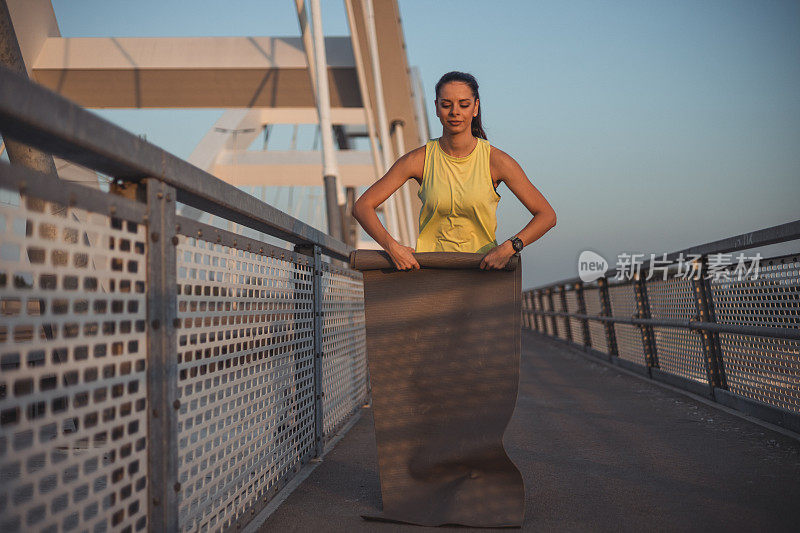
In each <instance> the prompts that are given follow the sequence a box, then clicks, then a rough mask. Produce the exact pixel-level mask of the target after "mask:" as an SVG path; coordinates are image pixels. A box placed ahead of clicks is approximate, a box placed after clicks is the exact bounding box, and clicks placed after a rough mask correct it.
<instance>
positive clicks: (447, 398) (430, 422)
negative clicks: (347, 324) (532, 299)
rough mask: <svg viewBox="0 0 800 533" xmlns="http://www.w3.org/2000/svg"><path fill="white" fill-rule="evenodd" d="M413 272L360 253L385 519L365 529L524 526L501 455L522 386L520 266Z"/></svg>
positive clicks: (356, 258)
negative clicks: (395, 525)
mask: <svg viewBox="0 0 800 533" xmlns="http://www.w3.org/2000/svg"><path fill="white" fill-rule="evenodd" d="M414 256H415V257H416V258H417V261H419V263H420V266H421V267H422V268H421V269H420V270H415V271H400V270H397V269H395V268H394V266H393V264H392V262H391V259H390V258H389V256H388V254H386V253H385V252H382V251H376V250H356V251H355V252H353V254H351V256H350V264H351V265H352V266H353V267H354V268H357V269H359V270H362V272H363V279H364V310H365V316H366V333H367V359H368V363H369V374H370V380H371V383H372V410H373V416H374V419H375V441H376V444H377V450H378V469H379V474H380V483H381V497H382V501H383V510H382V511H381V512H377V511H376V512H375V513H371V514H366V515H362V517H364V518H365V519H368V520H382V521H390V522H403V523H409V524H417V525H424V526H440V525H445V524H457V525H463V526H474V527H521V526H522V523H523V520H524V514H525V486H524V483H523V479H522V475H521V474H520V472H519V470H518V469H517V467H516V466H515V465H514V463H513V462H512V461H511V459H510V458H509V457H508V454H507V453H506V451H505V449H504V447H503V434H504V433H505V430H506V427H507V426H508V422H509V420H510V419H511V415H512V413H513V411H514V406H515V405H516V399H517V389H518V383H519V362H520V347H521V346H520V342H521V326H522V324H521V310H522V308H521V283H520V282H521V270H522V269H521V268H519V257H518V256H516V257H513V258H512V261H511V262H510V265H509V267H510V269H509V270H481V269H480V268H478V267H479V265H480V262H481V259H482V258H483V254H468V253H452V252H446V253H438V252H436V253H434V252H430V253H416V254H414Z"/></svg>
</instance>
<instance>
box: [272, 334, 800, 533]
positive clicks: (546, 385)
mask: <svg viewBox="0 0 800 533" xmlns="http://www.w3.org/2000/svg"><path fill="white" fill-rule="evenodd" d="M504 442H505V445H506V449H507V450H508V453H509V456H510V457H511V459H512V460H513V461H514V462H515V463H516V464H517V466H518V467H519V468H520V470H521V471H522V474H523V477H524V478H525V485H526V516H525V524H524V526H523V529H524V530H525V531H643V530H646V531H722V530H725V531H770V532H772V531H798V530H799V529H800V441H798V440H797V439H795V438H792V437H791V436H787V435H786V434H784V433H779V432H776V431H772V430H770V429H767V428H765V427H763V426H762V425H759V424H756V423H753V422H751V421H748V420H745V419H743V418H741V417H739V416H736V415H734V414H731V413H730V412H726V411H723V410H720V409H719V408H717V407H714V406H711V405H708V404H706V403H704V402H702V401H700V400H698V399H695V398H692V397H688V396H686V395H684V394H682V393H680V392H676V391H674V390H671V389H668V388H664V387H661V386H658V385H656V384H655V383H652V382H649V381H645V380H643V379H641V378H639V377H636V376H633V375H631V374H629V373H626V372H624V371H622V370H620V369H619V368H617V367H612V366H609V365H605V364H603V363H600V362H597V361H595V360H593V359H589V358H587V357H586V356H584V355H583V354H582V353H581V352H580V351H579V350H577V349H575V348H571V347H567V346H565V345H564V344H563V343H560V342H558V341H555V340H553V339H549V338H545V337H542V336H540V335H538V334H536V333H531V332H527V331H525V332H523V354H522V372H521V378H520V389H519V395H518V399H517V406H516V410H515V411H514V416H513V418H512V420H511V423H510V424H509V427H508V429H507V431H506V434H505V439H504ZM380 498H381V497H380V483H379V479H378V470H377V456H376V448H375V440H374V435H373V425H372V412H371V410H370V409H368V408H365V409H363V410H362V415H361V418H360V419H359V420H358V421H357V422H356V423H355V424H354V425H353V426H352V428H351V429H350V430H349V431H348V433H347V434H346V435H345V436H344V438H343V439H342V440H341V441H340V442H339V443H338V444H337V445H336V446H335V447H334V448H333V450H331V451H330V452H329V453H328V455H326V456H325V457H324V460H323V461H322V463H320V464H319V466H318V467H317V468H316V469H315V470H314V471H313V472H311V474H310V476H309V477H308V478H307V479H306V480H305V481H304V482H302V483H301V484H300V486H299V487H298V488H297V489H295V490H294V492H292V493H291V494H290V495H289V496H288V498H287V499H286V501H284V502H283V503H282V504H281V505H280V506H279V507H278V508H277V509H276V510H275V511H274V512H273V513H272V514H271V515H270V517H269V518H268V519H267V520H266V522H264V524H263V525H262V526H261V528H260V531H265V532H270V531H280V532H284V531H297V532H306V531H315V532H316V531H348V532H349V531H377V532H383V531H387V532H388V531H422V530H431V531H441V530H443V529H460V530H463V529H465V528H460V527H459V528H450V527H440V528H423V527H418V526H410V525H401V524H391V523H381V522H370V521H365V520H363V519H362V518H361V517H360V516H359V514H360V513H363V512H368V511H371V510H375V509H378V508H379V506H380ZM469 529H471V528H469Z"/></svg>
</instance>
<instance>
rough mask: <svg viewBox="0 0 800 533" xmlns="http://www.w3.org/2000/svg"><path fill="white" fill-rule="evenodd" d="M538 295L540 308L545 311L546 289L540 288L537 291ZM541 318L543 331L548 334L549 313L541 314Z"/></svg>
mask: <svg viewBox="0 0 800 533" xmlns="http://www.w3.org/2000/svg"><path fill="white" fill-rule="evenodd" d="M536 297H537V298H538V299H539V309H540V310H541V311H542V312H545V311H546V309H545V306H544V289H539V290H538V291H536ZM539 319H540V324H541V327H542V333H544V334H545V335H547V320H549V319H550V317H549V316H547V315H539Z"/></svg>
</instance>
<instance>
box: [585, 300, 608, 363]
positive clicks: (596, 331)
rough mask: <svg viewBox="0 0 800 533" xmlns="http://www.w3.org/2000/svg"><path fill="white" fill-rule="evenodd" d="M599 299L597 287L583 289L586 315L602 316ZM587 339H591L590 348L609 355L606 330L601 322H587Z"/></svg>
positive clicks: (601, 306)
mask: <svg viewBox="0 0 800 533" xmlns="http://www.w3.org/2000/svg"><path fill="white" fill-rule="evenodd" d="M600 297H601V295H600V288H599V287H586V288H584V290H583V298H584V301H585V302H586V314H587V315H591V316H598V315H600V314H602V311H603V305H602V303H601V301H600ZM589 337H591V341H592V348H594V349H595V350H597V351H599V352H602V353H604V354H608V353H609V349H608V338H607V337H606V329H605V326H604V325H603V323H602V322H598V321H597V320H590V321H589Z"/></svg>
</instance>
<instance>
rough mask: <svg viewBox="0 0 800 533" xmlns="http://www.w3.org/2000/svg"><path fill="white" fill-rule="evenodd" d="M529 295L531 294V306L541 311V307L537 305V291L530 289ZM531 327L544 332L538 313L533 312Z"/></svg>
mask: <svg viewBox="0 0 800 533" xmlns="http://www.w3.org/2000/svg"><path fill="white" fill-rule="evenodd" d="M530 295H531V298H530V301H531V307H532V308H533V309H534V310H535V311H541V310H542V308H541V306H540V305H539V297H538V292H537V291H535V290H532V291H531V292H530ZM533 328H534V329H536V331H539V332H544V326H542V317H541V315H539V314H534V315H533Z"/></svg>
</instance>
